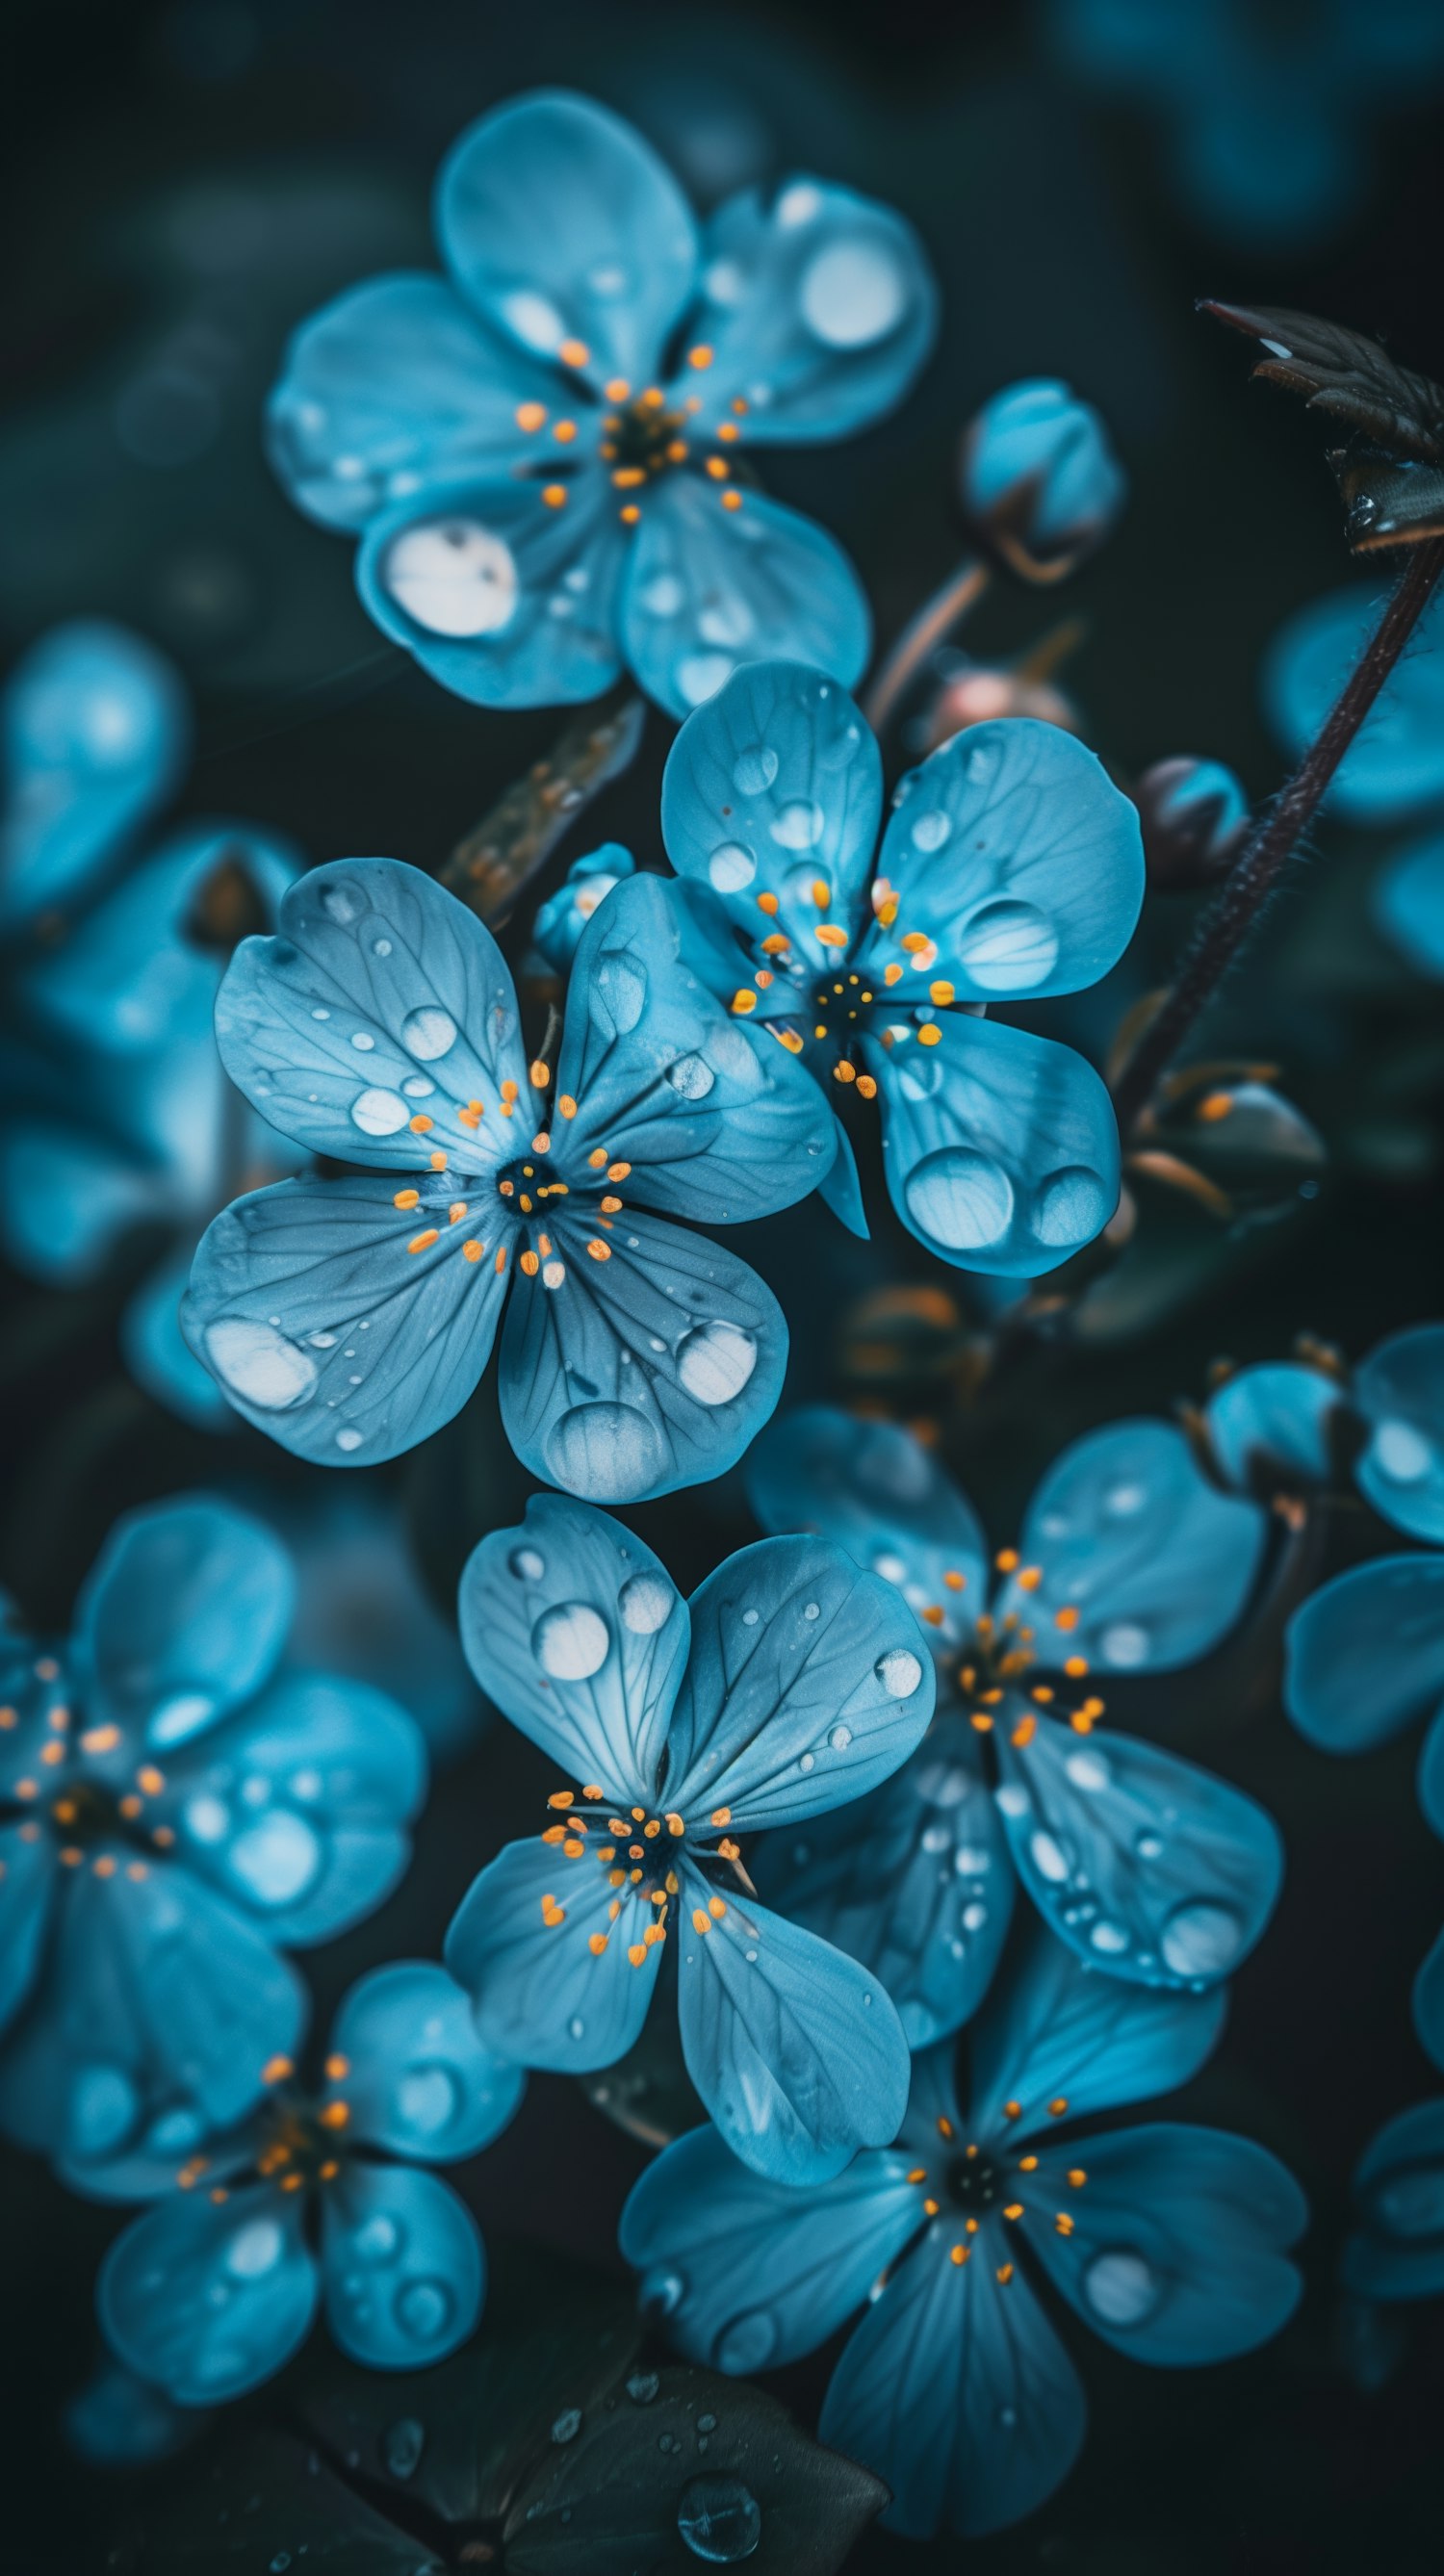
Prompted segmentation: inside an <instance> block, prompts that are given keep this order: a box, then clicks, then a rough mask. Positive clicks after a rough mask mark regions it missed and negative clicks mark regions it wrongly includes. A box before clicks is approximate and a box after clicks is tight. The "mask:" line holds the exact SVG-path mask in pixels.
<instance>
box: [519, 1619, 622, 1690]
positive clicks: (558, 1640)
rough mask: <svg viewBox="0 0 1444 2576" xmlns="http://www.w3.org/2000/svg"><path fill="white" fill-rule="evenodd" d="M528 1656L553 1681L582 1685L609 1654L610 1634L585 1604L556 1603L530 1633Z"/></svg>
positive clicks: (603, 1621)
mask: <svg viewBox="0 0 1444 2576" xmlns="http://www.w3.org/2000/svg"><path fill="white" fill-rule="evenodd" d="M531 1643H532V1652H533V1654H534V1655H535V1657H536V1659H537V1662H538V1663H539V1664H540V1666H541V1668H542V1671H543V1672H544V1673H550V1675H551V1677H552V1679H553V1681H558V1682H584V1681H587V1680H589V1679H590V1677H591V1675H592V1674H593V1673H599V1672H600V1671H601V1669H602V1666H603V1664H604V1663H605V1662H606V1660H607V1657H608V1655H609V1654H610V1652H611V1645H612V1639H611V1631H610V1630H609V1628H608V1626H607V1623H606V1621H605V1619H604V1618H602V1616H601V1614H600V1612H599V1611H596V1610H594V1609H593V1608H592V1606H591V1603H590V1602H589V1601H559V1602H557V1603H556V1604H555V1606H554V1607H553V1608H552V1609H550V1610H544V1611H543V1612H542V1615H541V1617H540V1618H539V1619H538V1621H537V1623H536V1626H535V1627H534V1628H533V1630H532V1632H531Z"/></svg>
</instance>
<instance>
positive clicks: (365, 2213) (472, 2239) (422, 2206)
mask: <svg viewBox="0 0 1444 2576" xmlns="http://www.w3.org/2000/svg"><path fill="white" fill-rule="evenodd" d="M321 2278H322V2282H323V2284H324V2287H325V2299H326V2323H327V2325H328V2327H329V2328H330V2331H331V2334H332V2337H333V2339H334V2340H335V2341H336V2342H337V2343H338V2344H339V2345H340V2347H341V2350H342V2351H343V2352H344V2353H349V2354H350V2356H351V2359H352V2360H353V2361H364V2362H365V2363H366V2364H367V2365H368V2367H369V2368H370V2369H372V2370H421V2369H424V2368H425V2367H426V2365H427V2364H428V2363H431V2362H434V2361H442V2360H444V2359H445V2357H446V2355H447V2353H449V2352H454V2351H455V2350H456V2347H457V2345H458V2344H459V2343H464V2342H465V2341H466V2338H467V2336H468V2335H469V2334H470V2332H471V2330H472V2327H473V2326H474V2325H475V2323H476V2321H477V2318H478V2317H479V2316H480V2314H481V2303H482V2299H483V2297H484V2295H485V2290H486V2255H485V2252H484V2250H483V2247H482V2242H481V2231H480V2229H479V2228H478V2226H477V2223H476V2220H475V2219H474V2218H473V2217H472V2214H471V2212H470V2210H469V2209H468V2208H467V2206H466V2203H465V2202H464V2201H463V2200H460V2199H459V2198H458V2197H457V2194H456V2193H455V2192H454V2191H453V2190H452V2188H451V2185H450V2183H446V2182H443V2181H442V2179H441V2177H440V2175H439V2174H429V2173H417V2172H414V2171H413V2170H412V2169H411V2167H409V2166H407V2165H368V2164H360V2163H355V2162H352V2161H351V2160H349V2159H348V2160H347V2162H346V2163H345V2164H343V2166H342V2168H341V2171H340V2173H339V2174H338V2176H337V2178H336V2180H335V2182H334V2183H333V2184H332V2185H331V2187H330V2189H329V2190H328V2191H327V2192H326V2193H325V2195H324V2197H323V2199H322V2202H321Z"/></svg>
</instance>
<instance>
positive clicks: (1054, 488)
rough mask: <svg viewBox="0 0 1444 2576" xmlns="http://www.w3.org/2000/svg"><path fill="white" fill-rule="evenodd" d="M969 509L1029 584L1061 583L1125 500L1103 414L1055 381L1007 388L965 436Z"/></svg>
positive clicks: (1031, 380) (1034, 380)
mask: <svg viewBox="0 0 1444 2576" xmlns="http://www.w3.org/2000/svg"><path fill="white" fill-rule="evenodd" d="M960 480H961V484H962V494H963V506H964V508H965V509H966V511H967V513H968V516H969V518H970V520H971V521H972V522H973V525H974V527H975V528H976V529H977V530H978V532H979V534H980V535H981V536H982V538H983V539H984V541H985V542H986V543H988V544H990V545H992V546H994V547H996V549H997V550H998V552H999V553H1000V554H1001V555H1002V557H1003V559H1004V561H1005V562H1006V563H1008V564H1009V565H1011V566H1012V568H1013V569H1014V570H1015V571H1018V572H1021V573H1022V574H1023V576H1024V578H1025V579H1027V580H1029V581H1057V580H1060V579H1061V578H1062V576H1063V575H1064V574H1065V573H1070V572H1072V571H1073V570H1074V569H1075V567H1076V566H1077V565H1078V564H1079V563H1081V562H1082V560H1083V559H1084V557H1085V556H1086V555H1090V554H1092V552H1093V551H1094V548H1095V547H1097V546H1100V545H1101V544H1102V542H1103V540H1104V538H1105V537H1106V536H1107V535H1108V533H1109V531H1110V529H1111V528H1112V527H1113V525H1114V522H1115V521H1116V519H1117V517H1118V514H1119V512H1120V510H1121V509H1122V507H1123V503H1124V498H1125V496H1126V494H1127V490H1128V484H1127V479H1126V477H1125V475H1124V473H1123V469H1122V467H1121V466H1120V464H1119V463H1118V460H1117V458H1116V456H1115V455H1114V453H1113V449H1112V446H1111V444H1110V441H1109V437H1108V432H1107V429H1106V428H1105V426H1104V423H1103V419H1102V416H1101V414H1100V413H1098V412H1097V411H1095V410H1094V408H1093V405H1092V404H1091V403H1086V402H1082V401H1080V399H1079V397H1078V396H1077V394H1075V393H1074V392H1073V390H1072V387H1071V386H1069V385H1065V384H1062V383H1060V382H1059V381H1058V379H1057V378H1056V377H1052V376H1030V377H1027V378H1025V379H1024V381H1023V382H1022V383H1021V384H1016V385H1007V386H1005V387H1004V390H1003V391H1002V393H1000V394H994V396H993V398H992V400H991V402H987V403H985V404H984V405H983V408H982V410H981V411H980V412H978V413H977V414H976V416H975V417H974V419H972V420H971V421H970V422H969V423H968V426H967V429H966V430H965V432H964V434H963V447H962V457H961V461H960Z"/></svg>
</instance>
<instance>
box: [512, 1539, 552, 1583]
mask: <svg viewBox="0 0 1444 2576" xmlns="http://www.w3.org/2000/svg"><path fill="white" fill-rule="evenodd" d="M506 1561H507V1564H508V1566H509V1567H510V1569H511V1571H512V1573H513V1574H514V1575H515V1576H516V1579H517V1581H518V1583H540V1581H541V1579H542V1576H543V1575H544V1574H545V1572H546V1570H547V1569H546V1559H545V1557H544V1556H542V1555H540V1554H539V1553H538V1551H537V1550H536V1548H534V1547H514V1548H513V1549H512V1552H511V1554H510V1556H509V1557H508V1558H507V1560H506Z"/></svg>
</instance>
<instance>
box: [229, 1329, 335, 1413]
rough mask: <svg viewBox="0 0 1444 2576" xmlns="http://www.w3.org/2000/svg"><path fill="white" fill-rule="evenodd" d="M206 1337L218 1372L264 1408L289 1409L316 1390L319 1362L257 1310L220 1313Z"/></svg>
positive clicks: (248, 1399)
mask: <svg viewBox="0 0 1444 2576" xmlns="http://www.w3.org/2000/svg"><path fill="white" fill-rule="evenodd" d="M204 1339H205V1346H206V1357H207V1359H208V1360H209V1362H210V1364H211V1367H212V1368H213V1369H214V1370H215V1373H216V1375H217V1377H218V1378H220V1379H221V1380H222V1381H223V1383H224V1384H225V1385H226V1386H228V1387H229V1388H230V1389H231V1390H232V1392H233V1393H234V1394H236V1395H238V1396H240V1397H241V1399H242V1401H243V1402H244V1403H246V1404H254V1405H255V1406H257V1408H258V1409H259V1410H260V1411H261V1412H263V1413H288V1412H290V1411H292V1410H293V1409H294V1407H295V1406H297V1405H299V1404H305V1403H307V1402H308V1401H309V1399H310V1397H311V1396H312V1395H313V1394H314V1393H315V1389H316V1381H317V1376H318V1371H317V1367H316V1363H315V1361H314V1360H313V1359H312V1358H311V1355H310V1353H309V1352H308V1351H303V1350H302V1349H301V1347H300V1345H299V1343H297V1342H291V1341H288V1340H287V1339H286V1336H285V1334H284V1333H278V1332H277V1330H276V1328H275V1326H274V1324H263V1323H262V1322H261V1321H260V1319H259V1317H257V1316H253V1315H218V1316H217V1317H216V1319H215V1322H214V1323H212V1324H207V1326H206V1328H205V1335H204Z"/></svg>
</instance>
